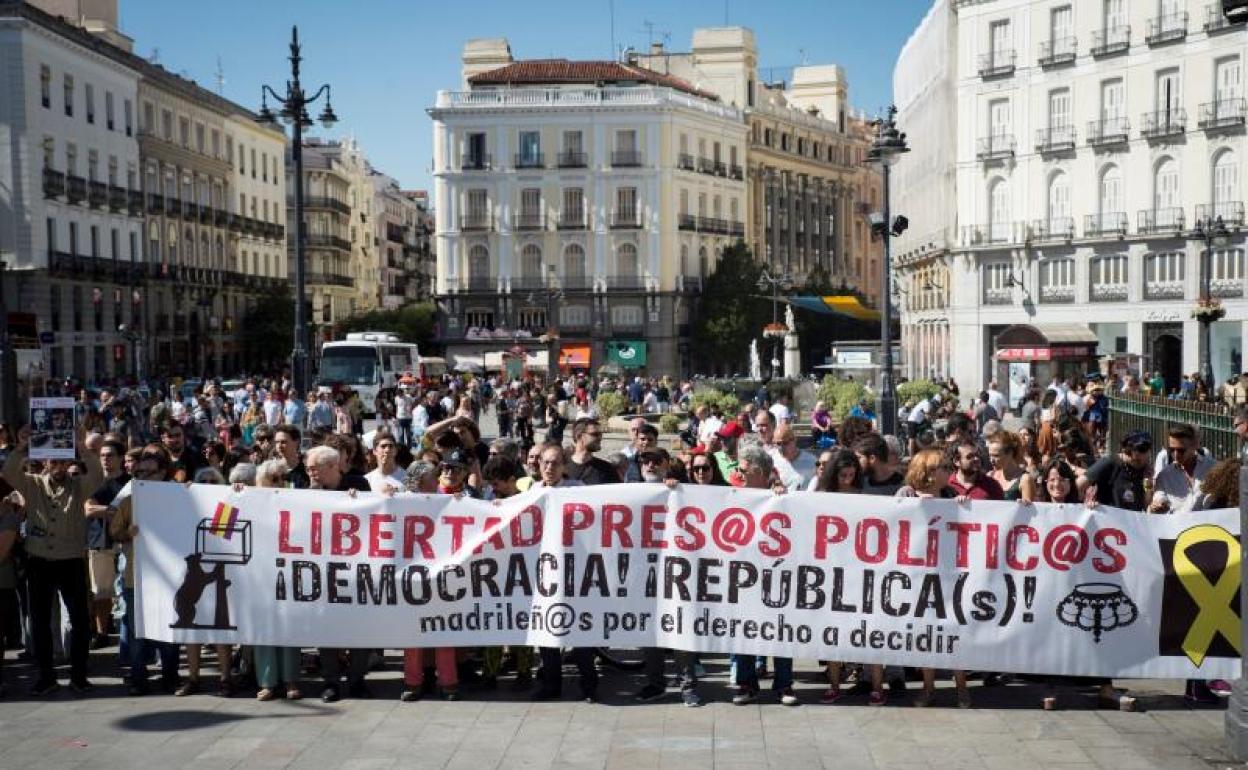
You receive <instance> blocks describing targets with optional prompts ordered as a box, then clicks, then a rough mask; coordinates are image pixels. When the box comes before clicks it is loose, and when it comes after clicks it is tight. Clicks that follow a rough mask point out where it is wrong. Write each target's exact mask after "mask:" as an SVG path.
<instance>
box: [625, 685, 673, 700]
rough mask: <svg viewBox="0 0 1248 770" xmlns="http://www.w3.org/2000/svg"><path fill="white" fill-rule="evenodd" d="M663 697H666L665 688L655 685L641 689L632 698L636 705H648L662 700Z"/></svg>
mask: <svg viewBox="0 0 1248 770" xmlns="http://www.w3.org/2000/svg"><path fill="white" fill-rule="evenodd" d="M664 695H667V688H666V687H659V686H658V685H657V684H648V685H646V686H645V687H643V688H641V691H640V692H638V693H637V694H636V695H634V696H633V700H635V701H637V702H638V703H650V702H652V701H656V700H663V696H664Z"/></svg>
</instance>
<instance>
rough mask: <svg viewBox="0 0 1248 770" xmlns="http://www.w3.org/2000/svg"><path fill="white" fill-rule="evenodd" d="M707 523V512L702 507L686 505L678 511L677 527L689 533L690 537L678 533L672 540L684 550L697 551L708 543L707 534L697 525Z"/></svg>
mask: <svg viewBox="0 0 1248 770" xmlns="http://www.w3.org/2000/svg"><path fill="white" fill-rule="evenodd" d="M704 523H706V513H705V512H704V511H703V510H702V509H701V508H696V507H694V506H692V505H686V506H685V507H684V508H681V509H680V510H679V511H676V528H677V529H679V530H682V531H683V532H685V533H688V535H689V537H685V536H684V535H676V536H675V537H673V538H672V542H673V543H675V544H676V547H677V548H679V549H680V550H682V551H697V550H700V549H701V548H703V547H704V546H705V545H706V534H705V533H703V532H702V530H701V529H700V528H699V527H698V526H697V525H698V524H704Z"/></svg>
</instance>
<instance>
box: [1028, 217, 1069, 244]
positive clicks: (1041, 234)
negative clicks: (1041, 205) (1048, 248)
mask: <svg viewBox="0 0 1248 770" xmlns="http://www.w3.org/2000/svg"><path fill="white" fill-rule="evenodd" d="M1074 237H1075V218H1074V217H1049V218H1048V219H1037V220H1036V221H1034V222H1032V223H1031V240H1032V241H1035V242H1037V243H1044V242H1051V241H1069V240H1071V239H1072V238H1074Z"/></svg>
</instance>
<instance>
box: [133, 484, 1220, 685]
mask: <svg viewBox="0 0 1248 770" xmlns="http://www.w3.org/2000/svg"><path fill="white" fill-rule="evenodd" d="M134 494H135V501H136V521H137V523H138V525H139V532H140V534H139V537H138V539H137V541H136V554H137V557H136V583H137V602H138V629H139V634H140V635H141V636H145V637H148V638H152V639H159V640H164V641H173V642H219V643H240V644H264V645H282V646H331V647H389V648H402V647H418V646H423V647H433V646H476V645H497V644H530V645H538V646H557V645H562V646H607V647H610V646H616V647H646V646H659V647H670V648H679V649H686V650H700V651H711V652H740V653H748V654H760V655H781V656H790V657H800V658H808V659H820V660H841V661H851V662H863V663H892V664H900V665H910V666H932V667H938V668H954V669H973V670H981V671H1013V672H1031V673H1038V674H1067V675H1084V676H1115V677H1175V678H1187V677H1191V678H1202V679H1213V678H1231V677H1233V676H1234V675H1235V674H1236V673H1237V672H1238V667H1239V655H1240V644H1241V642H1240V621H1239V611H1240V608H1239V584H1240V566H1239V563H1240V547H1239V542H1238V536H1239V515H1238V513H1237V512H1236V511H1233V510H1222V511H1211V512H1210V511H1206V512H1201V513H1192V514H1184V515H1172V516H1156V515H1145V514H1139V513H1131V512H1127V511H1119V510H1113V509H1104V508H1100V509H1097V510H1095V511H1092V510H1089V509H1087V508H1085V507H1083V506H1078V505H1064V506H1063V505H1046V504H1041V505H1034V506H1026V505H1017V504H1014V503H974V504H971V505H958V504H957V503H956V502H954V501H951V500H915V499H894V498H880V497H868V496H862V495H831V494H822V493H797V494H790V495H779V496H777V495H774V494H772V493H771V492H770V491H757V490H742V489H733V488H725V487H698V486H691V485H681V486H678V487H677V488H676V489H675V490H668V489H667V488H666V487H664V486H662V485H657V484H627V485H624V484H621V485H611V486H605V487H572V488H566V489H554V490H532V491H530V492H528V493H526V494H525V495H522V496H520V497H516V498H512V499H510V500H506V501H501V502H497V503H491V502H483V501H476V500H471V499H459V500H456V499H454V498H452V497H449V496H446V495H414V494H402V495H398V496H396V497H394V498H390V499H387V498H384V497H382V496H379V495H371V494H361V495H359V496H358V497H357V498H351V497H349V496H348V495H346V494H345V493H338V492H317V491H295V490H286V489H281V490H274V489H248V490H247V491H245V492H243V493H235V492H233V491H232V490H231V489H230V488H227V487H221V486H202V485H193V486H191V487H185V486H182V485H177V484H151V483H146V482H140V483H138V484H137V485H136V487H135V493H134Z"/></svg>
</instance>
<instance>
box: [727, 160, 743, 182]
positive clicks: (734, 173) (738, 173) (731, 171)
mask: <svg viewBox="0 0 1248 770" xmlns="http://www.w3.org/2000/svg"><path fill="white" fill-rule="evenodd" d="M728 178H729V179H735V180H737V181H738V182H739V181H741V180H742V179H745V169H743V168H741V167H740V166H738V165H736V164H735V163H734V164H732V165H731V166H729V167H728Z"/></svg>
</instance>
